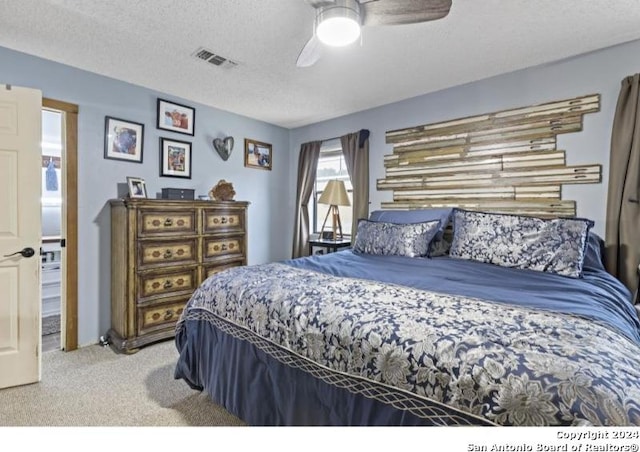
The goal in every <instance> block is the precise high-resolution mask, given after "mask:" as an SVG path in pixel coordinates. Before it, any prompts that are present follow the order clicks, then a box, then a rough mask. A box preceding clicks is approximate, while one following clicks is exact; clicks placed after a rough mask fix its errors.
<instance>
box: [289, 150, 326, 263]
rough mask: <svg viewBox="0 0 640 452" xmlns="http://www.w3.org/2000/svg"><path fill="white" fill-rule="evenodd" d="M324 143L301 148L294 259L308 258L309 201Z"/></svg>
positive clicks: (294, 231)
mask: <svg viewBox="0 0 640 452" xmlns="http://www.w3.org/2000/svg"><path fill="white" fill-rule="evenodd" d="M321 145H322V141H312V142H310V143H304V144H302V145H301V146H300V157H299V160H298V188H297V192H296V193H297V194H296V212H295V221H294V224H293V251H292V253H291V257H292V258H296V257H302V256H307V255H308V254H309V248H308V246H307V244H308V242H309V209H308V207H307V205H308V204H309V199H310V198H311V194H312V193H313V184H314V182H315V180H316V169H317V168H318V159H319V157H320V146H321Z"/></svg>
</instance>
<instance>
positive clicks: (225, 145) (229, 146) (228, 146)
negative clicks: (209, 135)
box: [213, 137, 233, 161]
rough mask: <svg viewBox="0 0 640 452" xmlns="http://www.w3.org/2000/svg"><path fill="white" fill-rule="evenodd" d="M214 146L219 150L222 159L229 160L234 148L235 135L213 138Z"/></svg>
mask: <svg viewBox="0 0 640 452" xmlns="http://www.w3.org/2000/svg"><path fill="white" fill-rule="evenodd" d="M213 147H214V148H215V149H216V151H218V154H220V157H222V160H224V161H227V159H228V158H229V156H230V155H231V151H232V150H233V137H226V138H225V139H224V140H223V139H222V138H216V139H214V140H213Z"/></svg>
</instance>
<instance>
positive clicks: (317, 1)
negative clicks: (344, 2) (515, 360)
mask: <svg viewBox="0 0 640 452" xmlns="http://www.w3.org/2000/svg"><path fill="white" fill-rule="evenodd" d="M305 1H306V2H307V3H308V4H310V5H311V6H313V7H314V8H321V7H323V6H331V5H335V3H336V0H305Z"/></svg>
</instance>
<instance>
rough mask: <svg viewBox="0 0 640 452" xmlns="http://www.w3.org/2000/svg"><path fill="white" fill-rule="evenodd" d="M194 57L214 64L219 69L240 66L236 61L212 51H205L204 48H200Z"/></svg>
mask: <svg viewBox="0 0 640 452" xmlns="http://www.w3.org/2000/svg"><path fill="white" fill-rule="evenodd" d="M193 56H194V57H195V58H197V59H199V60H201V61H204V62H206V63H209V64H213V65H214V66H218V67H227V68H232V67H235V66H237V65H238V63H236V62H235V61H232V60H230V59H228V58H225V57H223V56H220V55H217V54H215V53H213V52H212V51H211V50H207V49H205V48H204V47H200V48H199V49H198V50H196V51H195V53H194V54H193Z"/></svg>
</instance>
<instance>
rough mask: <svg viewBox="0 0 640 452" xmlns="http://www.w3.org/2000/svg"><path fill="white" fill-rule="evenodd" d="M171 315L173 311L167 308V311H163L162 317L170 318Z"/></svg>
mask: <svg viewBox="0 0 640 452" xmlns="http://www.w3.org/2000/svg"><path fill="white" fill-rule="evenodd" d="M171 317H173V311H172V310H170V309H168V310H167V312H165V313H164V319H165V320H171Z"/></svg>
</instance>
